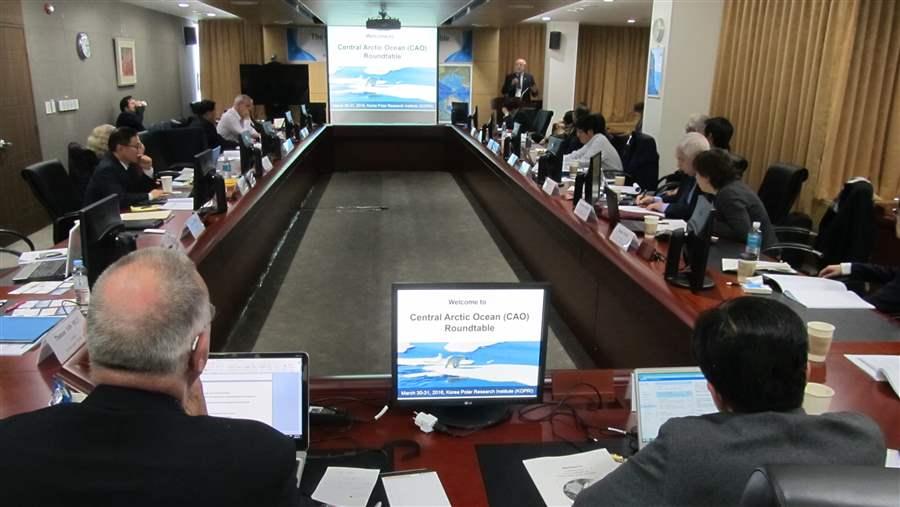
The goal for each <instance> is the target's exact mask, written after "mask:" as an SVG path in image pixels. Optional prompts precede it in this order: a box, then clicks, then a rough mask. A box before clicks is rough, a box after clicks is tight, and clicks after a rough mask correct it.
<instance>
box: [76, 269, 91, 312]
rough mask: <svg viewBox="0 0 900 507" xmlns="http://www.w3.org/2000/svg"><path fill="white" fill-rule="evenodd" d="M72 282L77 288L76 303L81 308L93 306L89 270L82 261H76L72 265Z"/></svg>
mask: <svg viewBox="0 0 900 507" xmlns="http://www.w3.org/2000/svg"><path fill="white" fill-rule="evenodd" d="M72 266H73V270H72V272H73V275H72V281H73V285H74V288H75V301H76V302H77V303H78V306H80V307H81V308H86V307H87V306H88V305H89V304H91V288H90V287H89V286H88V277H87V270H86V269H85V268H84V263H83V262H81V259H75V261H74V262H73V263H72Z"/></svg>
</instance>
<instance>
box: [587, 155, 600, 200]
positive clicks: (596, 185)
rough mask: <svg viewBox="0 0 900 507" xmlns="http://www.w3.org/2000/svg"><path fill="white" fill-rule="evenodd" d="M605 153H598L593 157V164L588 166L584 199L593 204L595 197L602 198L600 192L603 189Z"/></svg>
mask: <svg viewBox="0 0 900 507" xmlns="http://www.w3.org/2000/svg"><path fill="white" fill-rule="evenodd" d="M602 162H603V154H602V153H597V154H596V155H594V156H593V157H591V164H590V165H589V166H588V174H587V176H588V180H587V183H588V185H587V190H586V191H585V196H584V199H585V200H586V201H587V202H589V203H591V204H593V202H594V200H595V199H599V198H600V192H602V191H603V164H602Z"/></svg>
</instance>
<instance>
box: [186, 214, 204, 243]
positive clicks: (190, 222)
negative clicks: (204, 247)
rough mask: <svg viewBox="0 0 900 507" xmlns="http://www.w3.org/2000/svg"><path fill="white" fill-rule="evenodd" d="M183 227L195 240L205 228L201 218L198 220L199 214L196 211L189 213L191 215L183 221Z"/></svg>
mask: <svg viewBox="0 0 900 507" xmlns="http://www.w3.org/2000/svg"><path fill="white" fill-rule="evenodd" d="M184 228H185V230H187V232H188V233H189V234H190V235H191V236H192V237H193V238H194V239H195V240H196V239H197V238H199V237H200V235H201V234H203V231H205V230H206V226H205V225H203V220H200V215H198V214H196V213H191V217H190V218H188V219H187V222H185V223H184Z"/></svg>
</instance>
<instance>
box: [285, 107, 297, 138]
mask: <svg viewBox="0 0 900 507" xmlns="http://www.w3.org/2000/svg"><path fill="white" fill-rule="evenodd" d="M299 136H300V129H299V128H298V127H297V124H296V123H294V115H293V114H292V113H291V112H290V111H285V112H284V137H286V138H288V139H295V138H297V137H299Z"/></svg>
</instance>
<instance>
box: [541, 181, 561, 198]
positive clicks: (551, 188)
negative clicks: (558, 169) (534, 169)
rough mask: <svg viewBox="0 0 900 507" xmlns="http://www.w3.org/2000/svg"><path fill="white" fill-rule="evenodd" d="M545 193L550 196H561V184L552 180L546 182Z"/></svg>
mask: <svg viewBox="0 0 900 507" xmlns="http://www.w3.org/2000/svg"><path fill="white" fill-rule="evenodd" d="M543 189H544V193H545V194H547V195H549V196H551V197H552V196H554V195H559V183H557V182H555V181H553V179H552V178H547V179H546V180H544V187H543Z"/></svg>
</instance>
